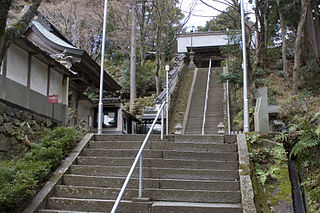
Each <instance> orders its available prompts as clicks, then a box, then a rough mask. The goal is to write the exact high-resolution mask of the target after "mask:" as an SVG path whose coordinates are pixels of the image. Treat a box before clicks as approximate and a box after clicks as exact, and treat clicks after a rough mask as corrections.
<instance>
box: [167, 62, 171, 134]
mask: <svg viewBox="0 0 320 213" xmlns="http://www.w3.org/2000/svg"><path fill="white" fill-rule="evenodd" d="M169 70H170V66H169V64H167V65H166V135H168V134H169Z"/></svg>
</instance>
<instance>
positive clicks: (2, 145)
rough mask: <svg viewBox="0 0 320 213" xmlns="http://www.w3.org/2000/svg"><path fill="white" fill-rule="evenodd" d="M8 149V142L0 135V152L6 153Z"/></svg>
mask: <svg viewBox="0 0 320 213" xmlns="http://www.w3.org/2000/svg"><path fill="white" fill-rule="evenodd" d="M9 149H10V141H9V139H8V138H7V137H6V136H4V134H0V151H2V152H7V151H8V150H9Z"/></svg>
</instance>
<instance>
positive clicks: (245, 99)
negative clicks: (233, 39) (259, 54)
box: [241, 0, 249, 132]
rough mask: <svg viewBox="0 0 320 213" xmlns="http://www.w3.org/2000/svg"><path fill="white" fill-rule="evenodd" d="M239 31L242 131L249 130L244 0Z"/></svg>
mask: <svg viewBox="0 0 320 213" xmlns="http://www.w3.org/2000/svg"><path fill="white" fill-rule="evenodd" d="M241 29H242V30H241V31H242V54H243V56H242V57H243V64H242V68H243V121H244V129H243V130H244V132H249V101H248V83H247V50H246V33H245V17H244V0H241Z"/></svg>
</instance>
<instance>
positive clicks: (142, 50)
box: [140, 0, 147, 67]
mask: <svg viewBox="0 0 320 213" xmlns="http://www.w3.org/2000/svg"><path fill="white" fill-rule="evenodd" d="M146 3H147V1H146V0H142V2H141V24H140V66H141V67H143V65H144V63H145V60H144V54H145V42H144V41H145V18H146Z"/></svg>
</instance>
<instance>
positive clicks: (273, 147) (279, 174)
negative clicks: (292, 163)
mask: <svg viewBox="0 0 320 213" xmlns="http://www.w3.org/2000/svg"><path fill="white" fill-rule="evenodd" d="M247 141H248V145H249V157H250V161H251V163H252V167H253V169H252V183H253V188H254V193H255V205H256V208H257V210H258V212H273V211H272V207H274V206H277V205H278V204H279V202H284V201H285V202H288V203H291V202H292V200H291V184H290V179H289V172H288V162H287V153H286V151H285V149H284V148H283V146H282V145H281V144H277V143H275V142H273V141H271V140H269V139H266V138H262V137H261V136H260V135H258V134H248V135H247Z"/></svg>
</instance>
